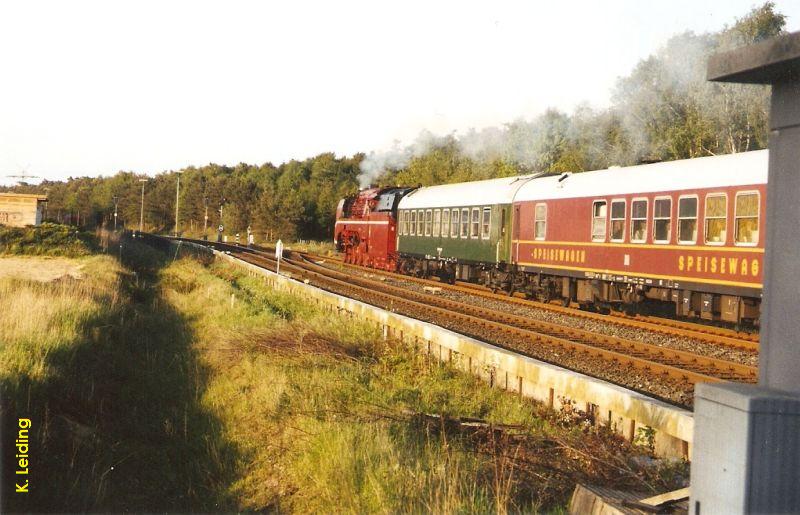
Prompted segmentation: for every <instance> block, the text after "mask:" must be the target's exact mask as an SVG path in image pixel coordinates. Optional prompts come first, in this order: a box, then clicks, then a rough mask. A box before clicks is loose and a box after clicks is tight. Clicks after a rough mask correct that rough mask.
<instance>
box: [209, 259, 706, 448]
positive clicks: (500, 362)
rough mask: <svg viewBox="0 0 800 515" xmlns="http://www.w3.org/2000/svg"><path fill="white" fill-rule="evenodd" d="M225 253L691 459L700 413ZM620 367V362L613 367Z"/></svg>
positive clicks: (502, 381)
mask: <svg viewBox="0 0 800 515" xmlns="http://www.w3.org/2000/svg"><path fill="white" fill-rule="evenodd" d="M214 253H215V254H216V255H217V256H218V257H220V258H222V259H224V260H226V261H230V262H232V263H234V264H236V265H237V266H240V267H243V268H244V269H245V270H247V271H248V272H249V273H250V274H251V275H258V276H262V277H263V278H264V279H265V281H266V282H267V283H268V284H269V285H270V286H271V287H272V288H275V289H277V290H282V291H286V292H290V293H293V294H297V295H301V296H303V297H306V298H308V299H311V300H312V301H313V302H315V303H316V304H318V305H320V306H322V307H326V308H328V309H331V310H336V311H339V312H347V313H350V314H352V315H353V316H355V317H357V318H359V319H362V320H366V321H370V322H374V323H375V324H377V325H379V326H380V327H381V328H382V331H383V335H384V337H393V338H397V339H400V340H403V341H407V342H415V343H417V344H418V345H419V346H420V349H421V350H422V351H423V352H426V353H428V354H429V355H432V356H433V357H434V358H436V359H439V360H441V361H447V362H450V363H452V364H453V365H454V366H457V367H459V368H461V369H464V370H468V371H469V372H471V373H473V374H476V375H478V376H480V377H482V378H483V379H484V380H487V381H488V382H490V384H492V385H493V386H496V387H499V388H503V389H506V390H509V391H512V392H517V393H518V394H520V395H522V396H525V397H530V398H533V399H536V400H538V401H540V402H543V403H545V404H547V405H549V406H551V407H553V408H556V409H558V408H559V407H560V406H561V404H562V399H564V400H566V399H569V400H571V401H574V402H575V403H576V405H577V407H578V408H579V409H581V410H586V411H591V412H593V413H594V415H595V420H596V422H597V423H599V424H603V425H609V426H611V427H613V428H614V429H615V430H616V431H618V432H620V433H621V434H623V435H624V436H625V437H626V438H629V439H632V438H634V437H635V436H636V435H637V434H638V435H640V436H642V435H643V434H645V433H649V432H651V430H652V431H654V434H653V437H654V439H655V449H656V453H657V454H659V455H661V456H669V457H681V458H689V457H690V456H691V442H692V434H693V430H694V419H693V418H692V413H691V412H690V411H687V410H683V409H680V408H676V407H674V406H671V405H669V404H667V403H664V402H661V401H658V400H656V399H652V398H650V397H647V396H645V395H642V394H640V393H636V392H633V391H631V390H627V389H625V388H622V387H620V386H616V385H614V384H611V383H608V382H605V381H602V380H600V379H595V378H592V377H589V376H586V375H584V374H580V373H578V372H573V371H571V370H566V369H564V368H561V367H558V366H555V365H551V364H549V363H544V362H542V361H538V360H536V359H533V358H529V357H526V356H521V355H519V354H516V353H514V352H511V351H508V350H505V349H502V348H499V347H496V346H494V345H491V344H489V343H486V342H482V341H480V340H476V339H474V338H470V337H468V336H464V335H461V334H458V333H455V332H453V331H450V330H447V329H444V328H442V327H439V326H437V325H434V324H430V323H428V322H423V321H420V320H416V319H414V318H410V317H407V316H404V315H400V314H397V313H392V312H390V311H386V310H384V309H381V308H377V307H375V306H371V305H369V304H365V303H363V302H360V301H357V300H354V299H350V298H347V297H343V296H341V295H336V294H334V293H330V292H327V291H324V290H321V289H319V288H315V287H313V286H310V285H308V284H304V283H302V282H299V281H296V280H293V279H291V278H289V277H286V276H283V275H280V276H279V275H277V274H275V273H274V272H270V271H268V270H264V269H262V268H259V267H257V266H255V265H251V264H249V263H246V262H244V261H241V260H239V259H237V258H235V257H233V256H230V255H228V254H225V253H222V252H218V251H215V252H214ZM609 366H613V365H609Z"/></svg>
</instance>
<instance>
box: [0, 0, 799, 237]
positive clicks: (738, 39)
mask: <svg viewBox="0 0 800 515" xmlns="http://www.w3.org/2000/svg"><path fill="white" fill-rule="evenodd" d="M784 26H785V16H784V15H782V14H781V13H779V12H777V11H776V10H775V6H774V4H773V3H772V2H767V3H765V4H763V5H762V6H760V7H756V8H753V9H752V10H751V11H750V12H749V13H747V14H746V15H745V16H743V17H742V18H739V19H737V20H736V21H735V23H734V24H733V25H732V26H730V27H726V28H725V29H723V30H722V31H720V32H717V33H705V34H695V33H692V32H687V33H683V34H679V35H676V36H674V37H673V38H671V39H670V40H669V41H668V42H667V44H666V45H665V46H664V47H663V48H661V49H660V50H659V51H658V52H656V53H655V54H653V55H651V56H649V57H648V58H646V59H643V60H641V61H640V62H639V63H638V64H637V66H636V67H635V68H634V70H633V71H632V72H631V73H630V74H629V75H628V76H626V77H622V78H620V79H619V80H618V83H617V85H616V88H615V90H614V94H613V97H612V102H611V105H610V106H609V107H608V108H605V109H599V110H598V109H593V108H591V107H589V106H586V105H584V106H580V107H578V108H577V109H575V110H574V112H572V113H571V114H568V113H564V112H561V111H559V110H555V109H550V110H548V111H546V112H545V113H544V114H542V115H540V116H538V117H537V118H534V119H532V120H523V119H520V120H516V121H513V122H510V123H508V124H505V125H504V126H502V127H488V128H483V129H481V130H474V129H473V130H469V131H467V132H465V133H462V134H449V135H445V136H434V135H433V134H431V133H429V132H423V133H422V134H421V135H420V137H419V138H418V140H417V141H415V142H414V144H413V145H410V146H408V147H405V148H402V149H395V150H393V152H396V153H398V154H399V156H391V159H387V158H386V157H385V156H384V157H383V158H381V156H380V155H376V154H374V153H373V154H369V155H367V154H361V153H359V154H356V155H354V156H352V157H336V155H335V154H333V153H324V154H320V155H318V156H315V157H312V158H309V159H306V160H303V161H296V160H292V161H289V162H287V163H283V164H280V165H278V166H275V165H273V164H271V163H265V164H262V165H250V164H245V163H241V164H239V165H236V166H224V165H217V164H209V165H206V166H201V167H193V166H192V167H188V168H185V169H183V170H181V171H180V172H181V173H180V186H181V187H180V209H179V219H180V224H181V231H182V232H184V233H188V234H194V235H199V234H200V233H202V231H203V227H204V223H205V220H206V218H205V217H206V213H207V216H208V227H207V231H208V233H209V234H212V233H213V232H214V231H216V229H217V226H219V225H223V226H224V227H225V231H226V233H228V234H231V233H235V232H241V233H244V232H245V231H246V228H247V227H250V228H251V229H252V230H253V231H254V232H256V233H257V234H259V239H262V238H264V237H266V238H269V239H276V238H283V239H286V240H294V239H327V238H329V237H330V235H331V232H332V229H333V222H334V217H335V209H336V205H337V202H338V200H339V199H340V198H342V197H344V196H347V195H350V194H353V193H355V192H356V191H357V190H358V187H359V179H361V183H362V184H363V183H364V182H373V183H376V184H381V185H412V186H413V185H418V184H421V185H432V184H442V183H450V182H460V181H469V180H480V179H488V178H493V177H502V176H509V175H516V174H521V173H528V172H533V171H548V172H565V171H570V172H580V171H585V170H595V169H602V168H607V167H608V166H611V165H622V166H624V165H632V164H637V163H641V162H651V161H661V160H672V159H685V158H693V157H701V156H709V155H717V154H727V153H733V152H743V151H748V150H757V149H762V148H765V147H766V145H767V113H768V100H769V92H768V89H767V88H766V87H763V86H750V85H738V84H717V83H710V82H708V81H706V78H705V69H706V63H707V61H708V57H709V56H710V55H711V54H712V53H715V52H718V51H721V50H726V49H731V48H735V47H736V46H740V45H745V44H750V43H754V42H758V41H760V40H762V39H766V38H769V37H772V36H775V35H778V34H780V33H781V32H782V31H783V29H784ZM553 80H557V78H554V79H553ZM386 163H391V164H388V165H387V164H386ZM375 170H377V172H376V173H372V171H375ZM365 178H366V179H365ZM140 179H148V180H147V182H144V183H142V182H140ZM177 180H178V173H177V171H167V172H163V173H160V174H158V175H156V176H155V177H147V176H146V175H143V174H140V173H135V172H130V171H121V172H118V173H117V174H115V175H113V176H110V177H76V178H70V179H68V180H66V181H44V182H42V183H41V184H39V185H27V184H22V185H19V186H15V187H11V188H2V189H5V190H13V191H22V192H37V193H47V194H48V197H49V207H48V213H47V218H48V219H50V220H53V221H57V222H61V223H67V224H74V225H80V226H83V227H95V226H100V225H105V226H106V227H110V226H111V225H113V221H114V217H113V213H114V199H115V197H116V200H117V208H118V210H117V212H118V217H117V218H118V223H119V224H120V225H124V226H126V227H128V228H137V227H138V224H139V216H140V202H141V193H142V190H141V188H142V184H144V210H143V214H144V225H145V229H146V230H149V231H158V232H170V231H172V230H173V227H174V220H175V201H176V186H177V184H176V183H177ZM220 207H221V208H222V210H221V212H220ZM220 213H221V216H220Z"/></svg>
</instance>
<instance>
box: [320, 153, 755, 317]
mask: <svg viewBox="0 0 800 515" xmlns="http://www.w3.org/2000/svg"><path fill="white" fill-rule="evenodd" d="M767 159H768V151H766V150H761V151H754V152H745V153H741V154H731V155H724V156H712V157H703V158H696V159H686V160H679V161H670V162H661V163H653V164H645V165H638V166H629V167H611V168H609V169H605V170H597V171H591V172H583V173H574V174H572V173H564V174H532V175H524V176H516V177H507V178H501V179H491V180H488V181H475V182H467V183H459V184H447V185H440V186H430V187H422V188H399V187H398V188H373V189H369V190H363V191H361V192H359V193H358V194H357V195H355V196H354V197H350V198H347V199H343V200H342V201H341V202H340V203H339V208H338V210H337V217H336V218H337V220H336V229H335V235H334V241H335V243H336V245H337V248H338V249H339V250H340V251H341V252H342V253H343V254H344V257H345V260H346V261H347V262H350V263H357V264H360V265H364V266H369V267H374V268H380V269H384V270H390V271H397V272H401V273H406V274H413V275H416V276H419V277H432V276H436V277H439V278H440V279H441V280H444V281H448V282H454V281H455V280H463V281H472V282H477V283H480V284H484V285H486V286H488V287H490V288H492V289H493V290H503V291H506V292H508V293H509V294H511V293H514V292H523V293H525V294H526V295H527V296H528V297H531V298H536V299H539V300H542V301H554V300H560V301H562V302H563V303H565V304H568V303H571V302H572V303H577V304H579V305H581V306H582V307H584V308H587V309H597V310H600V311H604V310H610V309H623V310H627V311H631V312H637V311H639V310H640V308H642V307H643V306H644V305H651V306H660V307H662V308H664V307H668V308H669V309H670V310H674V312H675V313H676V314H677V315H680V316H685V317H698V318H702V319H706V320H718V321H724V322H731V323H735V324H740V323H749V324H757V323H758V316H759V307H760V303H761V288H762V277H763V258H764V234H765V232H764V231H765V225H764V224H765V220H764V216H763V213H764V212H765V203H766V181H767Z"/></svg>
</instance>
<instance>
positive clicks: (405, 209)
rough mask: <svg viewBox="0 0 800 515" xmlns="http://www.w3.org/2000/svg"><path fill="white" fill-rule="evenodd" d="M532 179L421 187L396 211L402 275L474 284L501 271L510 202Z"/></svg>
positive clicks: (506, 258)
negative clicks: (489, 273) (485, 274)
mask: <svg viewBox="0 0 800 515" xmlns="http://www.w3.org/2000/svg"><path fill="white" fill-rule="evenodd" d="M531 178H532V176H517V177H505V178H501V179H491V180H488V181H477V182H469V183H459V184H445V185H441V186H431V187H426V188H419V189H417V190H415V191H413V192H412V193H410V194H408V195H406V196H405V197H404V198H403V199H402V200H401V201H400V204H399V206H398V245H397V249H398V253H399V254H400V257H401V267H402V268H403V271H405V272H411V273H416V274H417V275H420V276H429V275H438V276H440V277H442V278H443V279H448V280H454V279H456V278H458V279H463V280H475V279H478V278H479V276H480V275H481V272H483V271H486V270H489V269H492V268H497V267H498V266H499V267H502V266H504V264H505V263H507V262H508V261H509V253H510V249H511V232H512V230H511V229H512V219H511V203H512V201H513V198H514V194H515V193H516V191H517V190H518V189H519V188H520V187H521V186H522V185H523V184H525V183H526V182H527V181H528V180H530V179H531Z"/></svg>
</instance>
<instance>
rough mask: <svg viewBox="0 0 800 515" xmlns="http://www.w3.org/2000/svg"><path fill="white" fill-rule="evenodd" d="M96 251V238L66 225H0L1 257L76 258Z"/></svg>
mask: <svg viewBox="0 0 800 515" xmlns="http://www.w3.org/2000/svg"><path fill="white" fill-rule="evenodd" d="M96 249H97V239H96V238H95V236H94V235H93V234H91V233H88V232H81V231H78V230H76V229H75V228H74V227H68V226H66V225H60V224H52V223H44V224H42V225H39V226H36V227H32V226H29V227H2V226H0V254H25V255H32V256H66V257H78V256H87V255H89V254H91V253H92V252H94V251H95V250H96Z"/></svg>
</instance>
